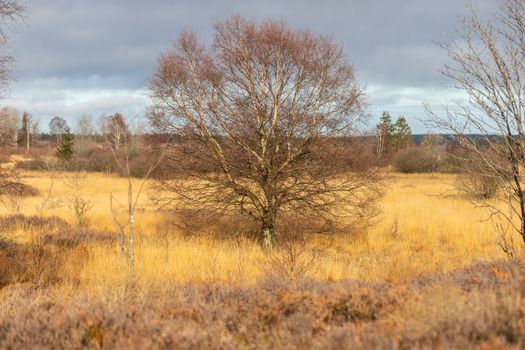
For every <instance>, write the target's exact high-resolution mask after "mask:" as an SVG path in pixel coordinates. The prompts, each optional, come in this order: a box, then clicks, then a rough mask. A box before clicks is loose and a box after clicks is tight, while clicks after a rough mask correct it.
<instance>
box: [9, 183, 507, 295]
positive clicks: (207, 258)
mask: <svg viewBox="0 0 525 350" xmlns="http://www.w3.org/2000/svg"><path fill="white" fill-rule="evenodd" d="M67 176H68V175H67V174H58V175H57V179H56V180H55V186H54V195H55V196H56V197H57V198H62V199H63V198H66V197H67V196H68V195H71V192H72V188H71V187H69V186H67V185H66V181H64V179H65V177H67ZM454 181H455V178H454V175H434V176H430V175H400V174H393V175H391V176H390V177H389V180H388V181H387V191H386V194H385V197H384V198H383V200H382V213H381V215H380V217H379V219H378V222H377V223H376V224H375V225H373V226H372V227H370V228H369V229H368V230H367V231H366V232H365V231H363V232H353V233H346V234H345V233H340V234H337V235H332V236H326V235H319V236H316V237H315V239H314V240H313V241H312V243H310V245H311V247H310V248H311V251H310V252H309V253H308V254H314V253H313V252H316V253H315V254H316V256H317V263H316V268H315V269H312V271H311V272H312V277H315V278H318V279H322V280H342V279H363V280H381V279H388V278H393V279H402V278H409V277H414V276H417V275H419V274H422V273H426V272H433V271H435V272H440V271H448V270H452V269H456V268H461V267H463V266H465V265H468V264H471V263H473V262H476V261H480V260H494V259H498V258H502V257H503V253H502V252H501V251H500V249H499V248H498V246H497V245H496V234H495V230H494V228H493V226H492V224H491V223H490V222H488V221H483V219H486V217H487V215H486V213H485V212H484V211H483V210H482V209H476V208H474V206H473V205H472V203H470V202H469V201H468V200H467V199H465V198H464V197H462V196H460V195H457V194H455V195H452V196H448V197H446V198H443V197H442V196H441V197H440V196H439V194H441V193H443V192H444V191H445V190H450V189H451V185H452V184H453V183H454ZM26 182H27V183H28V184H30V185H33V186H35V187H37V188H38V189H39V190H40V191H41V192H42V193H46V192H47V190H48V186H49V184H50V181H49V177H48V175H46V174H43V173H27V174H26ZM126 186H127V184H126V180H125V179H123V178H119V177H115V176H107V175H103V174H89V175H88V176H87V179H86V182H85V184H84V187H83V188H82V193H81V194H82V196H84V197H86V198H89V199H90V200H91V201H92V202H93V204H94V207H93V209H92V210H91V211H90V212H89V213H88V220H89V225H90V226H91V227H92V228H94V229H97V230H101V231H108V230H111V231H114V230H115V227H114V224H113V222H112V216H111V214H110V208H109V195H110V193H113V195H114V196H115V198H118V199H120V200H121V201H122V202H125V197H126ZM42 200H43V196H40V197H35V198H28V199H25V200H24V202H23V204H22V210H23V213H24V214H26V215H30V214H35V213H37V209H36V208H37V207H38V205H39V204H40V203H41V202H42ZM139 207H140V210H139V211H138V213H137V231H138V232H139V239H138V243H137V250H136V254H137V276H138V283H140V284H143V285H145V286H146V285H149V286H154V285H157V284H162V283H166V282H200V281H209V280H221V281H225V282H228V283H235V284H237V283H252V282H254V281H256V280H257V279H258V278H260V277H261V276H263V275H264V274H266V273H267V272H268V265H267V263H266V260H267V259H266V257H265V254H264V252H263V251H261V249H260V248H259V247H258V246H257V244H255V243H254V242H250V241H248V240H246V239H232V240H221V241H218V240H211V239H207V238H204V237H185V236H183V235H181V234H180V233H179V232H177V229H176V226H174V225H172V223H171V218H170V216H169V214H167V213H165V212H158V211H156V210H155V208H154V207H153V205H152V204H151V203H150V201H149V199H148V195H147V193H146V194H145V195H143V197H142V199H141V201H140V204H139ZM2 210H3V212H4V213H5V212H6V210H5V209H2ZM45 215H56V216H59V217H62V218H64V219H66V220H68V221H69V222H71V223H72V224H73V222H74V220H73V219H74V218H73V216H72V213H71V211H70V210H69V209H68V208H67V206H65V205H62V206H61V207H59V208H54V209H50V210H47V211H46V212H45ZM12 234H14V235H15V236H16V238H17V239H19V240H28V239H30V235H31V234H32V233H31V232H23V231H22V230H19V231H17V232H15V233H12ZM79 249H84V250H87V251H88V254H87V256H88V258H87V261H86V262H85V263H83V264H80V263H78V262H77V261H75V259H71V261H69V263H68V266H66V267H65V271H66V274H68V275H69V276H71V277H74V278H75V279H77V280H80V281H81V284H82V285H83V287H84V288H86V289H87V290H93V291H98V290H100V291H104V292H107V291H110V290H112V291H115V290H118V289H119V288H124V286H125V283H126V278H127V277H126V276H127V275H126V267H125V264H124V263H123V262H122V259H121V258H120V256H119V252H118V247H117V246H116V245H108V244H92V245H89V246H84V247H80V248H79ZM83 256H86V255H85V254H84V255H83Z"/></svg>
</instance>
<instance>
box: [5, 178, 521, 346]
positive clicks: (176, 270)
mask: <svg viewBox="0 0 525 350" xmlns="http://www.w3.org/2000/svg"><path fill="white" fill-rule="evenodd" d="M70 177H71V174H66V173H62V174H55V175H54V180H53V182H52V184H53V186H52V191H49V189H50V184H51V182H50V178H49V174H44V173H25V174H24V181H25V182H26V183H28V184H30V185H32V186H35V187H37V188H38V189H39V190H40V192H41V194H42V195H40V196H38V197H29V198H25V199H24V200H23V201H22V202H20V203H17V204H18V209H19V212H20V213H21V214H23V216H22V215H15V216H13V215H12V214H13V208H10V207H6V208H2V211H3V212H2V214H5V215H4V216H2V217H0V230H1V231H0V232H1V234H2V237H3V239H4V243H2V241H1V240H0V347H5V348H12V349H26V348H33V347H35V348H85V349H97V348H126V349H128V348H148V349H165V348H181V349H186V348H193V349H200V348H209V349H239V348H244V349H254V348H261V349H274V348H286V349H306V348H314V349H346V348H366V349H369V348H378V349H407V348H422V349H430V348H461V349H480V348H481V349H495V348H497V349H506V348H512V347H513V346H515V347H516V348H520V347H521V348H522V346H523V345H524V344H525V318H524V317H523V315H525V309H524V307H525V306H524V305H525V299H524V296H525V290H524V289H523V288H524V286H525V269H524V268H523V264H521V263H515V262H506V261H505V260H504V259H505V257H506V256H505V254H503V252H502V251H501V249H500V248H499V247H498V245H497V244H496V239H497V235H496V230H495V229H494V227H493V225H492V224H491V222H490V221H486V219H487V213H486V212H484V210H483V209H479V208H478V209H477V208H475V207H474V206H473V204H472V203H470V202H469V201H468V200H467V199H466V198H465V197H464V196H463V195H461V194H458V193H455V192H454V184H455V181H456V179H455V177H454V176H453V175H441V174H440V175H432V176H431V175H401V174H390V175H388V176H387V180H386V192H385V196H384V198H383V199H382V202H381V207H382V208H381V209H382V210H381V214H380V215H379V216H378V217H377V220H376V222H375V223H374V225H371V226H368V228H367V229H366V230H365V229H363V228H358V227H356V228H355V229H353V230H349V231H348V232H339V233H337V234H332V235H322V234H317V235H314V237H312V238H311V239H310V240H308V241H307V243H306V245H305V246H301V249H300V250H299V253H298V254H297V255H295V256H294V257H295V258H296V262H295V265H294V266H296V267H299V268H300V269H302V270H301V271H302V272H301V276H299V277H301V278H299V277H297V278H294V279H293V280H290V279H289V278H283V275H282V274H278V271H281V270H282V269H281V268H282V267H283V266H284V267H285V268H286V267H287V266H286V265H287V264H289V260H286V259H284V260H283V259H281V258H282V257H286V256H287V255H286V254H287V251H286V250H283V251H281V250H279V249H275V251H272V252H267V251H264V250H262V249H261V248H260V247H259V245H258V244H257V243H256V242H253V241H251V240H250V239H248V238H246V237H244V236H239V235H236V236H234V237H231V238H224V237H223V236H224V235H222V238H220V239H219V238H217V237H218V236H221V235H220V233H221V232H217V231H218V230H220V229H219V228H217V227H211V228H209V229H207V230H203V232H199V234H191V232H190V234H188V232H184V231H183V230H181V229H180V226H179V225H177V222H176V219H175V217H173V216H172V215H171V214H170V212H168V211H157V210H156V209H155V207H154V206H153V205H152V204H151V202H150V200H149V198H148V194H147V192H146V193H145V195H144V196H143V197H142V200H141V201H140V203H139V209H138V210H137V218H136V219H137V232H138V237H137V246H136V253H137V256H136V258H137V260H136V272H135V276H134V278H131V276H130V274H129V270H128V267H127V265H126V263H125V261H124V259H123V258H122V256H121V254H120V251H119V244H118V243H117V241H116V237H117V234H116V228H115V225H114V222H113V216H112V215H111V210H110V204H109V203H110V201H109V197H110V194H112V195H113V196H114V197H115V199H116V200H119V201H121V202H125V198H126V190H127V183H126V180H125V179H123V178H120V177H115V176H108V175H103V174H86V177H85V179H84V181H83V182H82V186H81V188H80V189H78V188H77V190H75V188H74V187H71V186H70V185H69V184H70V182H71V181H70ZM75 191H78V193H77V194H78V195H79V196H81V197H83V198H85V199H89V200H90V201H92V204H93V208H92V210H91V211H89V212H88V214H87V224H86V225H85V227H83V228H78V227H75V218H74V215H73V213H72V211H71V209H70V208H69V207H68V205H67V202H68V201H67V200H68V198H71V196H73V195H74V193H75ZM49 194H51V195H49ZM444 194H446V195H444ZM43 204H46V205H43ZM43 207H45V210H42V208H43ZM120 209H121V212H120V213H117V216H119V215H122V217H121V218H120V219H122V220H123V219H124V216H123V211H124V210H123V209H124V208H120ZM52 216H54V217H55V218H53V217H52ZM197 220H198V219H197ZM229 230H230V231H231V228H229ZM230 231H228V232H230ZM222 233H224V232H222ZM5 242H8V243H5ZM303 248H304V249H303ZM276 264H277V265H276ZM279 264H280V265H279ZM302 277H306V278H302Z"/></svg>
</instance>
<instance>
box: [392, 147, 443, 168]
mask: <svg viewBox="0 0 525 350" xmlns="http://www.w3.org/2000/svg"><path fill="white" fill-rule="evenodd" d="M394 166H395V168H396V170H397V171H399V172H402V173H431V172H433V171H434V170H435V169H436V167H437V163H436V160H435V158H434V157H433V156H432V154H430V153H429V152H427V151H425V150H424V149H421V148H410V149H408V150H402V151H399V153H398V155H397V156H396V159H395V163H394Z"/></svg>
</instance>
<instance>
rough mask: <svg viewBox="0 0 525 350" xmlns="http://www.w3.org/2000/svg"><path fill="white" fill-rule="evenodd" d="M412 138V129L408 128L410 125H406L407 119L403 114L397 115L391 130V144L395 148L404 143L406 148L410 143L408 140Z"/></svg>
mask: <svg viewBox="0 0 525 350" xmlns="http://www.w3.org/2000/svg"><path fill="white" fill-rule="evenodd" d="M411 138H412V130H411V129H410V126H409V125H408V122H407V120H406V119H405V117H404V116H402V115H401V116H399V118H397V120H396V122H395V124H394V127H393V132H392V139H391V140H392V145H393V146H394V147H396V148H397V149H400V148H401V147H403V146H404V145H406V146H407V148H408V147H409V145H410V141H411Z"/></svg>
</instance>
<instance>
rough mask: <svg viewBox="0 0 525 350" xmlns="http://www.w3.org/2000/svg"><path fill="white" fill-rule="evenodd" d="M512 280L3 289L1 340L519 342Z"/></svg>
mask: <svg viewBox="0 0 525 350" xmlns="http://www.w3.org/2000/svg"><path fill="white" fill-rule="evenodd" d="M523 286H525V270H524V268H523V266H522V265H515V264H509V263H505V264H504V263H494V264H479V265H476V266H473V267H471V268H468V269H466V270H463V271H457V272H453V273H449V274H437V275H428V276H423V277H421V278H418V279H415V280H412V281H390V282H382V283H363V282H339V283H326V282H316V281H309V280H301V281H295V282H286V281H284V280H276V279H272V278H270V279H266V280H262V281H260V282H258V283H257V284H256V285H254V286H250V287H228V286H225V285H221V284H219V285H217V284H203V285H196V284H189V285H173V284H168V285H164V286H163V287H159V288H155V289H151V290H150V291H149V292H148V293H146V294H144V292H143V291H142V292H141V291H139V290H137V289H135V288H134V287H133V286H130V287H129V289H128V292H127V294H126V296H125V297H124V298H123V299H122V300H120V301H119V302H118V303H112V302H108V301H104V300H103V299H97V298H93V297H91V296H90V295H88V294H84V295H83V294H78V293H70V294H69V295H61V296H60V297H57V296H56V295H55V294H54V293H53V292H52V289H34V288H31V287H29V286H27V285H13V286H11V287H9V288H6V289H4V290H3V291H2V298H1V299H0V347H2V348H11V349H25V348H35V347H36V348H47V347H55V348H77V349H78V348H149V349H164V348H170V347H176V348H180V349H189V348H209V349H252V348H254V347H255V346H256V347H257V348H261V349H270V348H272V349H273V348H287V349H305V348H313V349H321V348H323V349H348V348H368V349H372V348H373V349H407V348H461V349H479V348H486V349H492V348H513V347H515V348H521V347H523V346H524V345H525V328H524V322H525V316H524V315H525V309H524V305H525V300H524V299H523V295H525V290H523Z"/></svg>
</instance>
